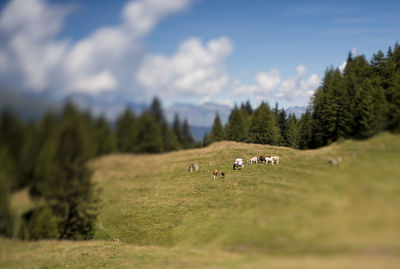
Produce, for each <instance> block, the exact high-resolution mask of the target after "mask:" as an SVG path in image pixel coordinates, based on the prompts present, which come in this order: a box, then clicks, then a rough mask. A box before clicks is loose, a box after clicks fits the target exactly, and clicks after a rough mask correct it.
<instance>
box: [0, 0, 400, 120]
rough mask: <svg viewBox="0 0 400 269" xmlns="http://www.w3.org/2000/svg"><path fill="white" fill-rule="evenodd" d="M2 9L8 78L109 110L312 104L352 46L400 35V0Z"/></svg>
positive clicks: (58, 4) (6, 81)
mask: <svg viewBox="0 0 400 269" xmlns="http://www.w3.org/2000/svg"><path fill="white" fill-rule="evenodd" d="M0 8H1V15H0V38H1V39H0V82H1V84H2V85H5V86H8V87H12V88H15V89H16V90H23V91H27V92H32V93H35V94H43V95H51V96H54V97H57V98H62V97H65V96H69V95H73V96H75V97H76V98H77V99H78V100H81V102H82V104H83V105H84V106H85V105H86V106H89V107H91V106H93V107H95V109H96V110H97V111H101V110H104V111H106V112H107V110H112V111H114V112H113V113H116V112H117V111H120V110H121V109H123V106H124V104H125V103H126V102H147V101H149V100H150V99H151V98H152V97H153V96H155V95H157V96H159V97H161V98H162V100H163V103H164V105H165V106H170V105H172V104H174V103H176V102H183V103H193V104H201V103H204V102H208V101H212V102H216V103H221V104H228V105H233V104H235V103H240V102H242V101H245V100H250V101H251V102H252V104H253V105H254V106H256V105H258V104H259V103H260V102H261V101H263V100H267V101H268V102H270V103H271V104H273V103H275V102H276V101H277V102H279V104H281V106H284V107H288V106H294V105H306V104H307V103H308V101H309V98H310V96H311V95H312V93H313V91H314V90H315V89H316V88H317V87H318V86H319V83H320V81H321V79H322V78H323V75H324V71H325V70H326V68H327V67H329V66H331V65H332V66H335V67H339V66H341V67H343V63H344V61H345V59H346V57H347V54H348V52H349V51H353V53H355V54H364V55H365V56H366V57H367V58H368V59H369V58H370V57H371V56H372V54H373V53H376V52H377V51H378V50H383V51H386V50H387V48H388V47H389V46H392V45H393V44H394V43H395V42H396V41H399V39H400V30H399V29H400V20H399V19H398V14H399V12H400V1H389V0H383V1H354V0H353V1H352V0H347V1H294V0H293V1H290V0H286V1H267V0H264V1H261V0H249V1H233V0H230V1H228V0H168V1H166V0H133V1H122V0H114V1H94V0H90V1H89V0H86V1H65V0H12V1H3V2H1V5H0ZM88 100H90V101H88ZM107 113H112V112H107Z"/></svg>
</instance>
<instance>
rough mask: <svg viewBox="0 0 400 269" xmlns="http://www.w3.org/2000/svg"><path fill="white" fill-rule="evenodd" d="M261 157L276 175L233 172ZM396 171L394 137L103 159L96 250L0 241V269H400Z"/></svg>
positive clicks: (254, 169)
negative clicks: (268, 158)
mask: <svg viewBox="0 0 400 269" xmlns="http://www.w3.org/2000/svg"><path fill="white" fill-rule="evenodd" d="M261 154H264V155H265V154H272V155H279V156H280V157H281V161H280V164H279V165H274V166H271V165H268V166H267V165H261V164H260V165H253V166H247V167H246V168H245V170H243V171H234V170H232V163H233V161H234V159H235V158H238V157H242V158H246V159H247V158H249V157H253V156H259V155H261ZM339 156H340V157H342V159H343V161H342V163H341V165H340V167H334V166H332V165H329V164H328V162H327V159H328V158H330V157H339ZM195 161H197V162H199V165H200V170H199V171H196V172H192V173H189V172H187V167H188V166H189V165H190V164H191V163H192V162H195ZM399 164H400V136H396V135H391V134H382V135H379V136H377V137H375V138H373V139H371V140H367V141H345V142H343V143H341V144H333V145H331V146H329V147H325V148H321V149H317V150H310V151H297V150H294V149H289V148H282V147H270V146H263V145H253V144H243V143H235V142H220V143H215V144H213V145H211V146H210V147H207V148H203V149H196V150H186V151H179V152H174V153H168V154H160V155H136V156H135V155H112V156H105V157H102V158H100V159H97V160H94V161H93V162H92V163H91V164H90V165H91V166H92V167H93V169H94V171H95V173H94V175H93V179H94V180H95V181H96V182H97V184H98V185H99V186H100V187H101V188H102V207H101V213H100V215H99V220H98V227H97V232H96V236H95V239H96V240H95V241H91V242H54V241H42V242H29V243H27V242H16V241H10V240H5V239H2V240H1V241H0V248H1V249H0V250H1V256H0V267H10V268H11V267H15V265H18V267H22V268H33V267H35V266H36V265H37V268H41V267H45V266H48V267H49V268H53V267H57V266H59V267H66V266H72V267H87V266H89V267H101V266H105V267H116V268H124V267H127V268H129V267H137V268H186V267H189V266H190V267H197V268H204V267H207V268H213V267H226V268H232V267H234V266H235V265H236V266H237V267H240V268H243V267H246V268H260V267H262V266H263V265H269V266H270V268H400V210H399V207H400V165H399ZM214 169H218V170H220V171H221V170H224V171H225V172H226V176H225V178H224V179H221V178H220V177H218V179H216V180H213V179H212V176H211V175H212V171H213V170H214ZM18 197H22V195H20V194H19V196H18ZM16 199H17V198H16ZM21 200H24V201H25V202H24V203H23V202H19V201H18V200H16V201H13V205H14V206H15V207H17V208H18V206H21V207H22V206H24V207H26V199H21ZM46 255H47V256H46ZM20 257H24V259H23V260H24V262H23V261H22V260H21V259H20ZM32 264H34V265H35V266H32ZM13 265H14V266H13Z"/></svg>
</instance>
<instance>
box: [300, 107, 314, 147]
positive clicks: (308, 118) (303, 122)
mask: <svg viewBox="0 0 400 269" xmlns="http://www.w3.org/2000/svg"><path fill="white" fill-rule="evenodd" d="M313 147H314V137H313V117H312V113H311V111H310V109H307V110H306V112H305V113H304V114H303V115H302V116H301V119H300V126H299V148H300V149H310V148H313Z"/></svg>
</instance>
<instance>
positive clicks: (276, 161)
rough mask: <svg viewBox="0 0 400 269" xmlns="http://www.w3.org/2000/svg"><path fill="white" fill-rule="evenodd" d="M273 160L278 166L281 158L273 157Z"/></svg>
mask: <svg viewBox="0 0 400 269" xmlns="http://www.w3.org/2000/svg"><path fill="white" fill-rule="evenodd" d="M271 158H272V160H273V161H274V162H275V163H276V164H278V163H279V156H272V157H271Z"/></svg>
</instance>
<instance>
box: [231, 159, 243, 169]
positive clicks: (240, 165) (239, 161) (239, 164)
mask: <svg viewBox="0 0 400 269" xmlns="http://www.w3.org/2000/svg"><path fill="white" fill-rule="evenodd" d="M239 168H241V169H244V163H243V159H236V160H235V162H234V163H233V170H235V169H239Z"/></svg>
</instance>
